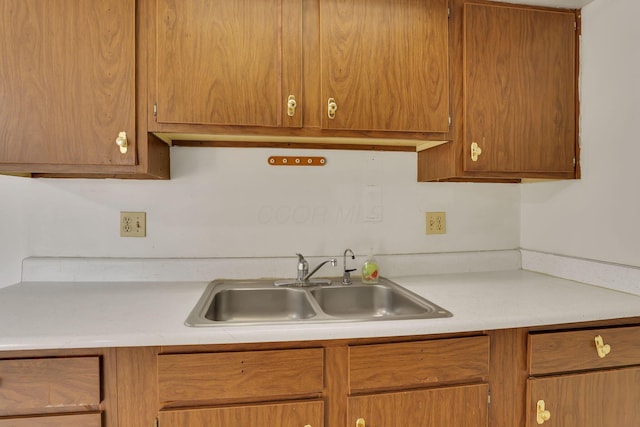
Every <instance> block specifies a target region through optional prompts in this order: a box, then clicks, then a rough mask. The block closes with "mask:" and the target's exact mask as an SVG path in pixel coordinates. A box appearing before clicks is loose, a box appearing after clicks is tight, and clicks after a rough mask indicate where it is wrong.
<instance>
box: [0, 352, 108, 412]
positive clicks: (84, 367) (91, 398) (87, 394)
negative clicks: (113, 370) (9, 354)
mask: <svg viewBox="0 0 640 427" xmlns="http://www.w3.org/2000/svg"><path fill="white" fill-rule="evenodd" d="M99 404H100V358H99V357H69V358H48V359H8V360H0V416H6V415H26V414H42V413H54V412H86V411H96V410H98V409H99Z"/></svg>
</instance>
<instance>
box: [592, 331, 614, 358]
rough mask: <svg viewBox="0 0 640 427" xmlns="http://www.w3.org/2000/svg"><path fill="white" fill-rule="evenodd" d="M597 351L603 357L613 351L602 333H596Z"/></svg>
mask: <svg viewBox="0 0 640 427" xmlns="http://www.w3.org/2000/svg"><path fill="white" fill-rule="evenodd" d="M595 342H596V351H597V352H598V356H599V357H600V358H601V359H602V358H603V357H605V356H606V355H607V354H609V353H611V346H610V345H609V344H605V343H604V340H603V339H602V337H601V336H600V335H596V338H595Z"/></svg>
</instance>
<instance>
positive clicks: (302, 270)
mask: <svg viewBox="0 0 640 427" xmlns="http://www.w3.org/2000/svg"><path fill="white" fill-rule="evenodd" d="M296 255H298V268H297V274H296V279H295V280H293V279H284V280H276V281H275V282H274V284H275V285H276V286H307V285H330V284H331V280H330V279H315V280H313V281H312V280H310V279H311V276H313V275H314V274H316V272H317V271H318V270H320V268H321V267H322V266H323V265H325V264H326V263H328V262H330V263H331V265H332V266H334V267H335V266H336V265H338V261H337V260H336V259H335V258H330V259H328V260H326V261H324V262H321V263H320V264H319V265H318V266H317V267H316V268H314V269H313V271H312V272H311V273H309V263H308V262H307V260H306V259H304V257H303V256H302V254H296Z"/></svg>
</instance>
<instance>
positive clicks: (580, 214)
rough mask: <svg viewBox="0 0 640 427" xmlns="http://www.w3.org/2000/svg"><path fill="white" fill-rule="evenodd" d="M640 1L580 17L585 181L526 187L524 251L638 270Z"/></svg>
mask: <svg viewBox="0 0 640 427" xmlns="http://www.w3.org/2000/svg"><path fill="white" fill-rule="evenodd" d="M638 16H640V2H639V1H638V0H595V1H594V2H593V3H591V4H589V5H587V6H586V7H585V8H584V9H583V11H582V28H583V33H582V72H581V86H582V90H581V93H582V106H581V111H582V118H581V128H582V135H581V139H582V171H583V173H582V180H580V181H576V182H551V183H544V184H532V185H523V186H522V220H521V233H522V237H521V246H522V247H523V248H525V249H533V250H538V251H545V252H550V253H555V254H560V255H569V256H574V257H582V258H587V259H595V260H601V261H607V262H612V263H619V264H625V265H631V266H636V267H640V173H639V172H638V164H639V163H638V162H639V159H640V136H639V125H640V56H639V55H638V54H637V53H638V40H640V26H638V25H637V17H638Z"/></svg>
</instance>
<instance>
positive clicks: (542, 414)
mask: <svg viewBox="0 0 640 427" xmlns="http://www.w3.org/2000/svg"><path fill="white" fill-rule="evenodd" d="M544 406H545V405H544V400H538V403H537V404H536V422H537V423H538V424H544V422H545V421H549V419H550V418H551V412H549V411H548V410H546V409H545V408H544Z"/></svg>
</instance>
